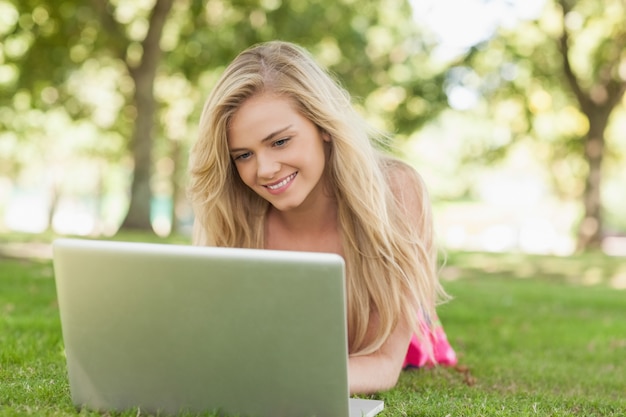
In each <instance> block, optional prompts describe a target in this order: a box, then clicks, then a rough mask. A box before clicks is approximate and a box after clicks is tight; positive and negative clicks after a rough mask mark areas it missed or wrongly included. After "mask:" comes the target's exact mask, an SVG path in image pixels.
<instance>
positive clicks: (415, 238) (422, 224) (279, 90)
mask: <svg viewBox="0 0 626 417" xmlns="http://www.w3.org/2000/svg"><path fill="white" fill-rule="evenodd" d="M264 92H272V93H275V94H278V95H280V96H284V97H288V98H290V99H291V101H292V103H294V105H295V106H296V108H297V109H298V111H299V112H301V114H302V115H303V116H304V117H306V118H308V119H309V120H310V121H311V122H312V123H314V124H315V125H316V126H318V128H319V129H320V130H321V131H323V132H326V133H327V134H328V135H329V137H330V138H331V147H332V150H331V152H330V156H329V161H328V165H327V168H326V169H327V176H328V179H329V184H330V187H331V191H332V193H333V196H334V197H335V198H336V201H337V205H338V223H339V228H340V230H339V232H340V233H341V237H342V245H343V253H344V257H345V261H346V287H347V298H348V343H349V350H350V353H351V354H353V355H354V354H368V353H372V352H374V351H376V350H378V349H379V348H380V346H381V345H382V344H383V343H384V342H385V341H386V340H387V338H388V337H389V335H390V334H391V332H392V331H393V330H394V328H395V326H396V325H397V323H398V321H399V318H400V317H405V318H406V319H407V320H408V321H409V322H410V324H411V325H412V326H413V328H414V329H415V332H416V333H417V334H418V335H420V334H421V333H420V327H419V325H418V314H424V315H426V317H429V316H430V317H433V316H434V314H435V305H436V302H437V301H438V300H439V299H440V297H442V296H445V293H444V292H443V290H442V288H441V286H440V284H439V280H438V279H437V274H436V262H437V259H436V258H437V256H436V250H435V248H434V245H433V227H432V219H431V213H430V203H429V201H428V196H427V193H426V189H425V187H424V184H423V182H422V181H421V178H420V177H419V175H418V174H417V172H416V171H415V170H414V169H412V168H411V167H409V166H408V165H406V164H404V163H402V162H400V161H398V160H395V159H392V158H391V157H388V156H384V155H382V154H381V153H380V152H379V151H378V150H377V148H376V147H375V146H374V144H373V143H374V142H375V141H378V140H383V139H384V136H382V135H380V134H378V133H377V132H375V131H374V130H372V129H371V128H370V127H369V126H368V125H367V124H366V123H365V122H364V121H363V119H362V118H361V117H360V116H359V115H358V114H357V112H356V111H355V110H354V108H353V106H352V104H351V100H350V96H349V95H348V93H347V92H346V91H345V90H344V89H343V88H342V87H341V86H340V85H339V83H338V82H337V81H336V80H335V79H333V77H331V76H330V75H329V73H328V72H326V71H325V70H323V69H322V68H321V67H320V66H318V65H317V63H316V62H315V61H314V59H313V58H312V57H311V56H310V54H309V53H308V52H307V51H305V50H304V49H302V48H300V47H299V46H297V45H294V44H291V43H287V42H281V41H273V42H268V43H265V44H260V45H256V46H254V47H251V48H250V49H248V50H245V51H243V52H242V53H240V54H239V55H238V56H237V57H236V58H235V59H234V61H233V62H232V63H231V64H230V65H229V66H228V67H227V68H226V70H225V72H224V73H223V75H222V77H221V78H220V80H219V81H218V83H217V85H216V86H215V87H214V89H213V90H212V92H211V94H210V95H209V97H208V99H207V101H206V104H205V106H204V109H203V113H202V116H201V120H200V131H199V138H198V140H197V142H196V143H195V144H194V146H193V148H192V150H191V156H190V166H189V172H190V185H189V195H190V199H191V202H192V206H193V209H194V213H195V216H196V218H195V222H196V223H195V225H194V237H193V241H194V244H197V245H211V246H227V247H248V248H263V246H264V233H263V232H264V221H265V214H266V212H267V209H268V207H269V203H268V202H267V201H266V200H264V199H263V198H261V197H259V196H258V195H257V194H256V193H255V192H253V191H252V190H250V189H249V188H248V187H247V186H245V185H244V183H243V182H242V181H241V179H240V178H239V176H238V173H237V170H236V168H235V166H234V163H233V162H232V161H231V158H230V156H229V152H228V146H227V135H228V128H229V123H230V121H231V119H232V117H233V115H234V114H235V112H236V111H237V110H238V109H239V107H240V106H241V105H242V104H243V103H244V102H245V101H246V100H247V99H249V98H250V97H252V96H255V95H258V94H261V93H264ZM393 184H396V187H395V188H396V189H394V186H393ZM407 188H412V190H411V191H410V192H409V194H407ZM404 195H414V196H416V197H417V198H418V199H419V201H413V202H412V203H413V206H417V207H415V209H416V212H415V213H408V212H407V209H406V208H404V207H405V204H404V203H405V202H404V201H400V200H402V198H403V196H404ZM408 215H415V216H418V220H417V221H407V219H406V216H408ZM415 225H417V227H416V226H415ZM374 314H375V315H376V316H377V317H378V319H377V326H378V328H377V329H376V330H377V331H376V334H375V335H374V336H373V337H371V335H368V325H369V321H370V319H371V318H372V317H373V315H374ZM423 340H424V341H425V342H427V341H428V338H423Z"/></svg>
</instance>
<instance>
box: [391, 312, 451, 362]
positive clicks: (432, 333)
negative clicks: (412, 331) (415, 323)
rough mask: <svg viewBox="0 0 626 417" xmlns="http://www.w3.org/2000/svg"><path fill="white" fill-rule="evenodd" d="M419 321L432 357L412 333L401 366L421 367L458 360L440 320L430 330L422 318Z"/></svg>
mask: <svg viewBox="0 0 626 417" xmlns="http://www.w3.org/2000/svg"><path fill="white" fill-rule="evenodd" d="M420 322H421V325H422V331H423V332H424V334H425V335H427V336H428V338H429V339H430V342H431V344H432V348H433V358H430V357H429V355H428V350H427V348H426V347H425V346H423V343H421V342H420V340H419V339H418V338H417V336H416V335H413V337H412V338H411V343H409V349H408V351H407V352H406V358H405V359H404V365H403V368H406V367H407V366H415V367H422V366H434V365H444V366H454V365H456V364H457V362H458V359H457V357H456V353H455V352H454V349H452V346H450V343H449V342H448V337H447V336H446V333H445V331H444V330H443V326H442V325H441V322H439V320H437V321H436V324H435V327H434V328H433V329H432V330H431V329H429V328H428V326H427V325H426V323H425V322H424V321H423V320H421V321H420Z"/></svg>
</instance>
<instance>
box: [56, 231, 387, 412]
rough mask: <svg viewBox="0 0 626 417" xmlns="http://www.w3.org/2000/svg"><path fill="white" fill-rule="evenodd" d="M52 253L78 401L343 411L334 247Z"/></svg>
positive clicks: (71, 242) (341, 303)
mask: <svg viewBox="0 0 626 417" xmlns="http://www.w3.org/2000/svg"><path fill="white" fill-rule="evenodd" d="M53 256H54V270H55V279H56V285H57V294H58V301H59V308H60V316H61V325H62V330H63V338H64V343H65V351H66V359H67V368H68V376H69V382H70V390H71V395H72V400H73V402H74V404H75V405H77V406H86V407H88V408H92V409H97V410H101V411H109V410H115V411H122V410H126V409H130V408H134V407H139V408H140V409H141V410H143V411H148V412H162V413H166V414H175V413H178V412H181V411H188V412H205V411H219V412H223V413H226V414H231V415H235V414H238V415H243V416H289V417H297V416H312V415H315V416H318V417H321V416H332V417H337V416H348V415H349V412H350V411H349V405H348V404H349V403H348V382H347V343H346V340H347V337H346V310H345V293H344V291H345V286H344V263H343V259H342V258H341V257H340V256H338V255H333V254H321V253H305V252H287V251H268V250H253V249H232V248H214V247H194V246H183V245H165V244H148V243H129V242H108V241H89V240H79V239H59V240H56V241H55V242H54V244H53ZM366 403H367V402H366ZM353 405H354V404H353ZM370 406H371V407H370ZM368 407H369V408H371V409H380V408H382V403H381V402H376V403H371V404H364V405H363V408H359V409H357V410H352V411H351V412H352V413H354V414H356V415H373V414H372V413H374V414H375V412H377V411H372V410H371V409H368Z"/></svg>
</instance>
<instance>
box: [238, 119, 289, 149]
mask: <svg viewBox="0 0 626 417" xmlns="http://www.w3.org/2000/svg"><path fill="white" fill-rule="evenodd" d="M292 127H293V125H288V126H285V127H282V128H280V129H278V130H276V131H274V132H272V133H270V134H269V135H267V136H266V137H264V138H263V139H261V143H265V142H267V141H268V140H270V139H272V138H273V137H274V136H276V135H280V134H281V133H283V132H284V131H286V130H289V129H291V128H292ZM246 150H247V149H246V148H231V149H229V150H228V152H231V153H232V152H240V151H246Z"/></svg>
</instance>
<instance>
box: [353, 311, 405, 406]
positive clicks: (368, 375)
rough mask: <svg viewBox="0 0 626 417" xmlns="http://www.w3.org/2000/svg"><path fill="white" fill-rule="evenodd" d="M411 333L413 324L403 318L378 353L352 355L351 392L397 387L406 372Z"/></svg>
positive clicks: (368, 391) (357, 392) (365, 392)
mask: <svg viewBox="0 0 626 417" xmlns="http://www.w3.org/2000/svg"><path fill="white" fill-rule="evenodd" d="M411 335H412V331H411V327H410V325H409V323H408V322H407V321H406V320H401V321H400V322H399V323H398V325H397V326H396V328H395V330H394V331H393V332H392V333H391V334H390V335H389V338H388V339H387V340H386V341H385V343H383V345H382V346H381V347H380V349H378V350H377V351H376V352H374V353H371V354H369V355H363V356H351V357H350V358H349V362H348V380H349V383H350V394H370V393H374V392H378V391H385V390H388V389H391V388H393V387H394V386H395V385H396V383H397V382H398V377H399V376H400V372H401V371H402V365H403V364H404V359H405V356H406V352H407V349H408V346H409V342H410V340H411Z"/></svg>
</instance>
